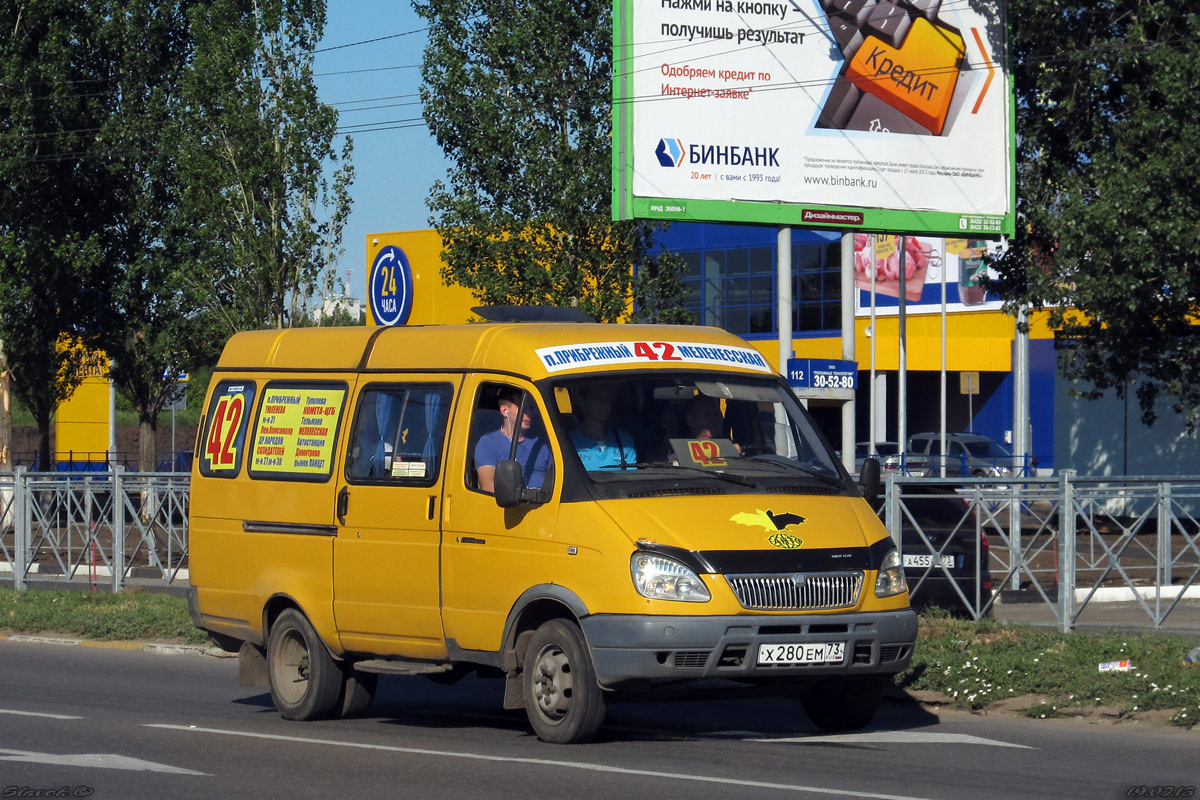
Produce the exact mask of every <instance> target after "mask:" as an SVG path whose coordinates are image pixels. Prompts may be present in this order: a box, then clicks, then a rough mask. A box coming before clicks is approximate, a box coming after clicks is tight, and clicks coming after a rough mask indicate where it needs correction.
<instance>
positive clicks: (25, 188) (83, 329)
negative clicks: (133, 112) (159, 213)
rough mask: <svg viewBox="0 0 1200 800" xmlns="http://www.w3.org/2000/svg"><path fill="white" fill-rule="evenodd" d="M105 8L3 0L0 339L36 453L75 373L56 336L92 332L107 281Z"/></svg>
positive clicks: (71, 352) (74, 362) (45, 444)
mask: <svg viewBox="0 0 1200 800" xmlns="http://www.w3.org/2000/svg"><path fill="white" fill-rule="evenodd" d="M102 19H103V14H102V11H101V10H100V9H97V8H95V7H94V6H93V4H80V3H72V2H67V1H66V0H37V2H32V1H31V2H25V3H21V2H18V3H5V4H3V5H2V6H0V340H3V342H4V347H5V352H6V356H7V359H8V364H9V368H10V369H11V371H12V382H11V386H12V391H13V393H14V394H15V395H16V396H17V397H18V398H19V399H20V400H21V402H22V403H23V404H24V405H25V406H26V407H28V408H29V409H30V411H31V412H32V414H33V417H34V420H35V421H36V422H37V426H38V434H39V435H38V457H39V460H40V463H41V464H47V463H48V462H49V460H50V418H51V415H52V414H53V412H54V409H55V408H56V407H57V406H58V404H59V403H60V402H62V401H63V400H64V399H66V398H67V397H69V396H70V394H71V392H72V391H73V390H74V388H75V386H77V385H78V383H79V380H80V379H81V378H80V376H79V371H78V367H79V363H78V361H79V358H80V355H81V351H80V349H79V348H74V347H60V346H59V342H60V339H61V337H63V336H64V335H65V336H67V337H68V338H69V339H70V340H71V341H74V342H82V343H84V344H94V343H95V342H96V340H97V336H98V333H99V330H100V324H99V319H100V316H101V314H102V310H103V307H104V303H105V302H106V300H107V293H108V286H109V283H110V281H109V277H110V275H109V272H108V270H107V268H106V265H105V264H104V259H103V254H104V245H105V228H106V224H107V220H108V219H109V218H110V216H111V212H112V206H113V200H114V198H113V195H112V193H111V192H110V191H109V187H108V184H107V175H108V171H107V169H106V168H105V165H104V162H103V158H104V154H103V143H102V142H100V141H98V139H97V136H96V132H97V130H99V129H100V128H101V126H102V125H103V124H104V120H105V119H106V116H107V114H108V110H109V105H110V103H111V102H112V98H111V97H109V96H108V95H107V94H106V93H105V92H103V91H102V90H101V91H95V89H96V88H97V87H98V86H102V85H103V82H104V78H105V75H106V72H107V53H106V52H105V49H104V47H103V43H102V41H101V40H100V37H99V36H98V31H99V28H100V23H101V21H102Z"/></svg>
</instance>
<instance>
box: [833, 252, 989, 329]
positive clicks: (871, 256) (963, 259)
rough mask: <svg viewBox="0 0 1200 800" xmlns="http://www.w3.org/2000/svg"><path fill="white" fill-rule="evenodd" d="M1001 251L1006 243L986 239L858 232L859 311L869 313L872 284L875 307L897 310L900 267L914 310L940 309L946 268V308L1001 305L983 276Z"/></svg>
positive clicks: (856, 283)
mask: <svg viewBox="0 0 1200 800" xmlns="http://www.w3.org/2000/svg"><path fill="white" fill-rule="evenodd" d="M1001 252H1003V245H1002V244H1000V243H998V242H990V241H987V240H983V239H942V238H937V237H928V236H896V235H893V234H884V235H876V234H865V233H856V234H855V235H854V286H855V288H856V289H858V292H857V298H856V299H857V308H858V313H859V314H860V315H862V314H866V313H870V307H871V291H872V288H874V292H875V306H876V309H877V310H879V309H882V310H883V313H890V312H894V311H895V309H896V308H897V306H898V305H899V303H898V302H897V301H898V299H899V297H900V274H901V269H903V272H904V299H905V301H906V304H907V310H908V311H909V312H910V313H928V312H930V311H933V310H940V308H941V304H942V276H943V273H944V274H945V279H946V306H947V308H948V309H950V310H954V311H967V310H973V309H997V308H1000V307H1001V302H1000V299H999V297H998V296H991V297H989V296H988V292H987V290H986V289H985V288H984V286H983V278H984V277H985V276H987V275H988V274H989V267H988V264H989V263H990V262H991V261H992V260H994V259H995V258H997V257H998V256H999V255H1000V253H1001ZM901 253H903V256H904V257H903V258H901ZM902 265H903V266H902ZM872 276H874V287H872V282H871V279H872ZM993 277H994V273H993Z"/></svg>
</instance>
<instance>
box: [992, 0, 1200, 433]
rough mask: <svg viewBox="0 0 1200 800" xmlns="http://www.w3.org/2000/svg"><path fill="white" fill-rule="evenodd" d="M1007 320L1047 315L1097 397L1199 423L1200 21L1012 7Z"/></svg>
mask: <svg viewBox="0 0 1200 800" xmlns="http://www.w3.org/2000/svg"><path fill="white" fill-rule="evenodd" d="M1009 9H1010V16H1011V20H1012V31H1013V36H1012V40H1011V43H1010V56H1011V59H1012V63H1013V68H1012V69H1013V74H1014V75H1015V79H1016V93H1017V143H1018V153H1017V181H1018V186H1017V215H1018V222H1017V228H1018V232H1017V236H1016V237H1015V238H1014V240H1013V242H1012V247H1011V248H1010V249H1009V251H1008V253H1007V254H1006V255H1005V256H1004V257H1003V258H1002V259H1001V260H1000V261H999V262H998V263H997V264H996V265H995V266H996V268H997V270H998V271H999V272H1000V273H1001V275H1002V283H1001V289H1002V291H1004V293H1005V295H1006V297H1007V298H1008V299H1009V304H1010V307H1012V308H1015V307H1016V306H1017V305H1018V304H1020V303H1029V304H1030V305H1031V306H1032V307H1033V308H1037V309H1041V308H1050V324H1051V327H1053V328H1054V329H1055V330H1056V332H1057V333H1058V334H1059V337H1060V343H1061V344H1062V345H1063V346H1062V347H1060V350H1059V354H1060V368H1061V370H1062V372H1063V373H1064V375H1065V376H1066V377H1068V378H1070V379H1073V380H1078V381H1081V382H1082V383H1081V384H1080V385H1081V386H1083V387H1085V390H1084V391H1082V392H1081V393H1082V394H1084V395H1085V396H1092V397H1095V396H1098V395H1099V394H1100V393H1101V392H1102V391H1103V390H1105V389H1115V390H1116V391H1117V392H1118V394H1120V395H1121V396H1124V394H1125V392H1127V391H1129V390H1130V389H1133V390H1134V392H1135V393H1136V396H1137V398H1138V400H1139V403H1140V406H1141V409H1142V414H1143V421H1145V422H1146V423H1147V424H1150V423H1152V422H1153V421H1154V418H1155V412H1154V404H1155V401H1156V399H1157V398H1158V397H1159V396H1160V395H1161V396H1164V397H1167V398H1170V399H1171V400H1172V402H1173V404H1174V408H1175V410H1176V412H1177V413H1183V414H1185V416H1186V419H1187V421H1188V423H1189V425H1194V423H1195V422H1196V420H1197V418H1198V416H1200V336H1197V335H1196V331H1197V327H1196V323H1197V322H1198V320H1197V297H1198V296H1200V181H1198V180H1197V177H1196V172H1195V165H1196V164H1197V163H1200V115H1198V114H1197V113H1196V105H1195V101H1196V87H1197V86H1200V13H1198V12H1197V9H1196V7H1195V5H1194V4H1189V3H1179V2H1173V1H1172V0H1099V1H1098V2H1087V3H1082V2H1076V3H1063V2H1056V1H1055V0H1012V2H1011V3H1010V4H1009Z"/></svg>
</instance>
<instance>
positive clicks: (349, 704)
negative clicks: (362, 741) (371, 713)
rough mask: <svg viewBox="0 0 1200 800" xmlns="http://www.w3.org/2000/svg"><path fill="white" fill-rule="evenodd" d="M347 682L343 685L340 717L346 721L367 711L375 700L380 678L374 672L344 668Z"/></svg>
mask: <svg viewBox="0 0 1200 800" xmlns="http://www.w3.org/2000/svg"><path fill="white" fill-rule="evenodd" d="M343 674H344V675H345V680H344V682H343V684H342V702H341V704H340V705H341V711H339V712H338V716H339V717H341V718H343V719H346V718H349V717H357V716H359V715H360V714H362V713H363V712H364V711H366V710H367V709H368V708H369V707H370V705H371V701H372V700H374V699H375V687H376V686H378V685H379V676H378V675H376V674H375V673H374V672H359V671H358V670H356V669H354V668H353V667H344V668H343Z"/></svg>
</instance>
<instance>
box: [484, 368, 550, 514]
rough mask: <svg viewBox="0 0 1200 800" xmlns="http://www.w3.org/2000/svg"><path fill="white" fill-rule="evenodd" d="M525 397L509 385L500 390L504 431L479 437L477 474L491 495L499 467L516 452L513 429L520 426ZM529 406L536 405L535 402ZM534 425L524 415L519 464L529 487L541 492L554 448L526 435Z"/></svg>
mask: <svg viewBox="0 0 1200 800" xmlns="http://www.w3.org/2000/svg"><path fill="white" fill-rule="evenodd" d="M521 394H522V392H521V391H520V390H519V389H515V388H512V387H509V386H505V387H504V388H502V389H501V390H500V391H499V393H498V396H497V405H498V407H499V408H500V416H501V418H502V419H503V422H502V423H501V425H500V429H499V430H495V431H492V432H491V433H488V434H485V435H483V436H481V437H479V441H478V442H476V443H475V473H476V475H477V476H478V478H479V488H480V489H482V490H483V491H485V492H488V493H489V494H491V493H493V492H494V491H495V485H496V465H497V464H499V463H500V462H501V461H504V460H505V459H507V458H509V454H510V453H511V452H512V437H513V430H514V429H515V428H516V427H517V414H518V413H520V404H521ZM527 405H528V406H532V405H533V401H532V399H531V400H530V401H529V402H528V403H527ZM532 425H533V420H532V419H531V418H530V416H529V412H528V411H526V412H525V413H524V414H522V415H521V432H520V434H518V437H517V463H518V464H520V465H521V474H522V475H524V476H525V486H526V487H527V488H529V489H541V488H542V484H543V483H545V481H546V470H547V469H548V468H549V466H550V448H549V447H548V446H547V445H546V442H544V441H543V440H541V439H539V438H538V437H536V436H527V435H526V433H527V432H528V431H529V429H530V427H531V426H532Z"/></svg>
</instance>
